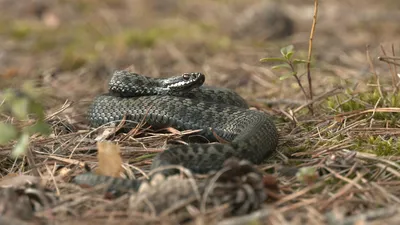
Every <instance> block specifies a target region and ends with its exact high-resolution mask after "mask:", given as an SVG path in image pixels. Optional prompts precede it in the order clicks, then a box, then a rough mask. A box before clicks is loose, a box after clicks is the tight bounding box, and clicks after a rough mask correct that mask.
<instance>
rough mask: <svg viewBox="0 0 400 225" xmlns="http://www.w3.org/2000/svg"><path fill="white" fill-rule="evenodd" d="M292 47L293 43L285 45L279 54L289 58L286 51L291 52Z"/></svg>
mask: <svg viewBox="0 0 400 225" xmlns="http://www.w3.org/2000/svg"><path fill="white" fill-rule="evenodd" d="M293 48H294V46H293V45H288V46H286V47H283V48H281V54H282V56H283V57H285V58H286V59H289V57H288V53H289V52H293ZM292 55H293V53H292Z"/></svg>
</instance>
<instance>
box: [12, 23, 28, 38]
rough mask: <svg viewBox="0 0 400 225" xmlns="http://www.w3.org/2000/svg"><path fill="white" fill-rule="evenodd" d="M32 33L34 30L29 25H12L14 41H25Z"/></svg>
mask: <svg viewBox="0 0 400 225" xmlns="http://www.w3.org/2000/svg"><path fill="white" fill-rule="evenodd" d="M31 32H32V29H31V28H30V26H28V24H22V23H16V24H13V25H12V28H11V31H10V35H11V37H12V38H13V39H16V40H24V39H25V38H26V37H27V36H28V35H29V34H31Z"/></svg>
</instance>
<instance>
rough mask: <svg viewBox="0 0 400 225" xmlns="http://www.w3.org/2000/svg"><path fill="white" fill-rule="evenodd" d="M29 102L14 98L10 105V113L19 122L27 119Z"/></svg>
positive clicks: (24, 99)
mask: <svg viewBox="0 0 400 225" xmlns="http://www.w3.org/2000/svg"><path fill="white" fill-rule="evenodd" d="M29 103H30V102H29V100H28V99H27V98H15V99H14V100H13V101H12V102H10V104H11V111H12V113H13V115H14V116H15V117H17V118H18V119H20V120H23V119H27V117H28V115H29Z"/></svg>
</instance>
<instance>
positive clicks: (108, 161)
mask: <svg viewBox="0 0 400 225" xmlns="http://www.w3.org/2000/svg"><path fill="white" fill-rule="evenodd" d="M97 149H98V150H97V151H98V153H97V159H98V160H99V166H98V168H97V169H96V170H95V173H96V174H99V175H105V176H112V177H120V173H121V172H122V170H123V167H122V158H121V150H120V147H119V145H117V144H114V143H112V142H108V141H106V142H97Z"/></svg>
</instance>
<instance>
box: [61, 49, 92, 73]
mask: <svg viewBox="0 0 400 225" xmlns="http://www.w3.org/2000/svg"><path fill="white" fill-rule="evenodd" d="M86 63H87V59H86V58H84V57H83V56H82V55H80V54H77V53H75V52H73V51H68V50H67V51H65V52H64V54H63V56H62V59H61V62H60V69H61V70H65V71H68V70H72V71H73V70H76V69H79V68H80V67H82V66H84V65H85V64H86Z"/></svg>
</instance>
